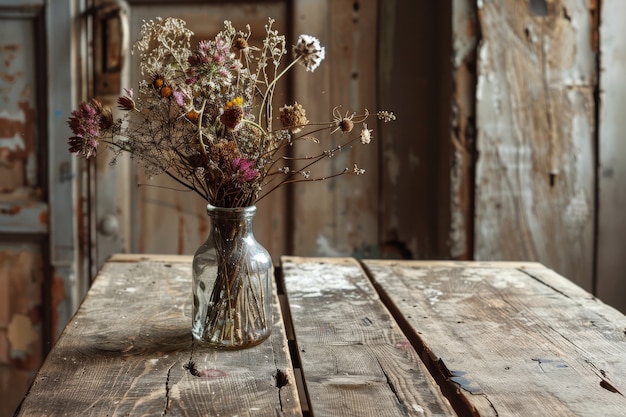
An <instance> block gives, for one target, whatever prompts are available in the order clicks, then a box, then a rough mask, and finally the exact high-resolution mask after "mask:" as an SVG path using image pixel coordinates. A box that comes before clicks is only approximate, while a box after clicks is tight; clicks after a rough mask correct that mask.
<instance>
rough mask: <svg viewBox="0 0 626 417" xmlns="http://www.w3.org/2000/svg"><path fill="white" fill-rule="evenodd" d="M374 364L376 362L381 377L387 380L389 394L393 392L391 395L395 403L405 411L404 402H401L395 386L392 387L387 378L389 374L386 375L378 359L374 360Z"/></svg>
mask: <svg viewBox="0 0 626 417" xmlns="http://www.w3.org/2000/svg"><path fill="white" fill-rule="evenodd" d="M376 362H378V366H379V367H380V371H381V372H382V373H383V375H384V376H385V379H386V380H387V385H388V386H389V389H390V390H391V392H393V395H394V396H395V397H396V401H397V402H398V404H399V405H400V406H401V407H402V409H403V410H406V404H404V401H402V398H400V397H399V396H398V390H396V387H395V385H393V382H392V381H391V379H390V378H389V374H387V372H386V371H385V368H384V367H383V365H382V364H381V363H380V360H379V359H378V358H376Z"/></svg>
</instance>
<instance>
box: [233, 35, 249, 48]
mask: <svg viewBox="0 0 626 417" xmlns="http://www.w3.org/2000/svg"><path fill="white" fill-rule="evenodd" d="M235 48H237V49H238V50H240V51H243V50H244V49H247V48H248V41H247V40H246V39H245V38H244V37H242V36H240V37H238V38H237V39H235Z"/></svg>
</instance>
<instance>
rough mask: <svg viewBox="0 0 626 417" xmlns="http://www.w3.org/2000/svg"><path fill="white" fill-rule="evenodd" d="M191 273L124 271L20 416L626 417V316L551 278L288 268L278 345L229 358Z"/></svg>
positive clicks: (111, 271) (85, 315) (375, 265)
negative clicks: (202, 320)
mask: <svg viewBox="0 0 626 417" xmlns="http://www.w3.org/2000/svg"><path fill="white" fill-rule="evenodd" d="M190 261H191V258H190V257H178V256H174V257H172V256H151V257H143V256H139V255H120V256H115V257H113V258H112V259H111V260H110V261H109V262H108V263H107V264H106V265H105V266H104V268H103V269H102V271H101V272H100V274H99V276H98V277H97V279H96V281H95V282H94V284H93V287H92V288H91V290H90V291H89V294H88V295H87V298H86V299H85V301H84V303H83V305H82V306H81V308H80V309H79V311H78V312H77V313H76V315H75V316H74V318H73V319H72V320H71V322H70V323H69V324H68V326H67V328H66V329H65V331H64V333H63V335H62V336H61V338H60V340H59V341H58V343H57V344H56V346H55V347H54V348H53V349H52V351H51V353H50V354H49V356H48V358H47V359H46V361H45V363H44V365H43V367H42V368H41V370H40V371H39V373H38V375H37V377H36V379H35V382H34V384H33V386H32V388H31V390H30V392H29V394H28V395H27V397H26V398H25V400H24V402H23V404H22V406H21V407H20V409H19V410H18V412H17V415H18V416H37V417H39V416H62V415H63V416H66V415H67V416H159V415H168V416H169V415H171V416H272V417H274V416H301V415H304V416H307V415H315V416H317V417H320V416H333V417H334V416H359V417H363V416H375V417H380V416H452V415H462V416H572V415H579V416H603V417H606V416H624V415H626V398H625V397H624V394H626V317H625V316H624V315H622V314H621V313H619V312H617V311H616V310H614V309H612V308H610V307H608V306H607V305H605V304H603V303H602V302H600V301H598V300H597V299H595V298H594V297H593V296H591V295H590V294H589V293H587V292H585V291H583V290H582V289H580V288H579V287H577V286H575V285H574V284H572V283H571V282H569V281H568V280H567V279H565V278H563V277H561V276H559V275H557V274H556V273H555V272H553V271H551V270H549V269H547V268H545V267H543V266H541V265H539V264H535V263H478V262H473V263H470V262H464V263H463V262H421V261H410V262H408V261H398V262H396V261H375V260H371V261H364V262H363V263H359V262H357V261H355V260H354V259H338V258H333V259H330V258H319V259H316V258H293V257H285V258H283V259H282V267H281V270H280V274H277V275H278V279H277V290H278V291H277V294H278V296H277V297H275V298H276V301H275V309H274V317H275V321H274V326H273V334H272V336H271V337H270V339H269V340H268V341H266V342H264V343H263V344H261V345H259V346H256V347H254V348H251V349H248V350H242V351H235V352H225V351H213V350H209V349H206V348H202V347H198V346H195V345H194V344H193V343H192V341H191V333H190V320H191V318H190V311H191V305H190V303H191V284H190V280H191V278H190V277H191V268H190ZM281 310H282V311H281ZM623 393H624V394H623Z"/></svg>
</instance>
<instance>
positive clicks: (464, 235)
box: [449, 0, 479, 260]
mask: <svg viewBox="0 0 626 417" xmlns="http://www.w3.org/2000/svg"><path fill="white" fill-rule="evenodd" d="M477 26H478V22H477V16H476V2H475V1H474V0H453V1H452V32H453V43H452V49H453V51H452V52H453V59H452V77H453V86H452V88H453V92H452V117H451V118H450V120H451V122H450V125H449V127H450V140H451V142H452V149H451V151H450V158H451V159H452V166H451V169H450V183H451V201H450V239H449V245H450V256H451V257H452V258H453V259H466V260H467V259H473V257H474V252H473V249H474V248H473V238H474V235H473V216H474V207H473V192H474V164H475V160H474V159H475V156H476V155H475V147H476V75H477V74H476V50H477V48H476V47H477V45H478V36H479V34H478V29H477Z"/></svg>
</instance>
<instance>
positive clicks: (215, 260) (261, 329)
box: [192, 205, 274, 349]
mask: <svg viewBox="0 0 626 417" xmlns="http://www.w3.org/2000/svg"><path fill="white" fill-rule="evenodd" d="M207 213H208V214H209V217H210V218H211V232H210V234H209V237H208V239H207V240H206V242H205V243H204V244H203V245H202V246H200V248H199V249H198V251H197V252H196V254H195V255H194V260H193V301H194V304H193V327H192V333H193V336H194V338H195V339H196V340H197V341H199V342H202V343H205V344H208V345H212V346H214V347H218V348H234V349H237V348H244V347H249V346H254V345H256V344H258V343H261V342H262V341H263V340H265V339H266V338H267V337H268V336H269V334H270V325H271V305H272V304H271V294H272V281H271V280H272V279H273V271H274V268H273V265H272V260H271V257H270V255H269V253H268V252H267V250H265V248H263V246H261V245H260V244H259V243H258V242H257V241H256V240H255V239H254V235H253V233H252V219H253V217H254V214H255V213H256V207H255V206H250V207H243V208H220V207H214V206H212V205H208V206H207Z"/></svg>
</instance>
